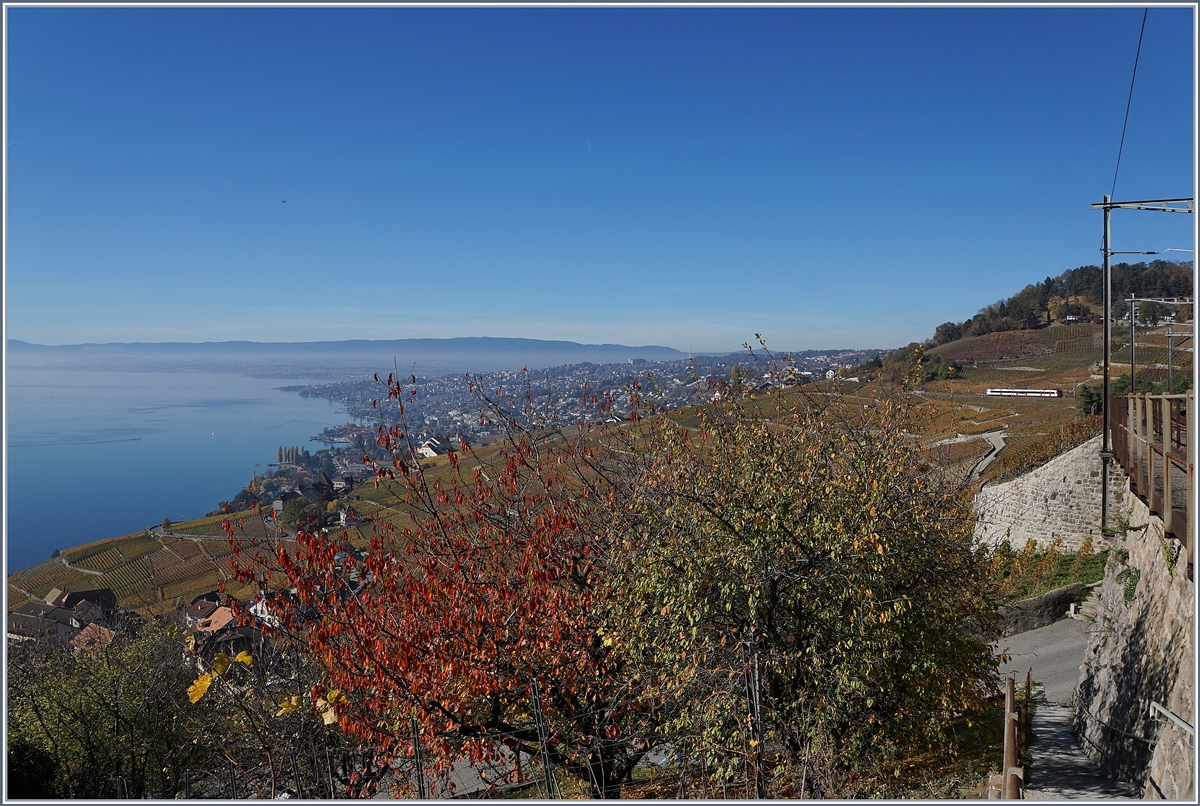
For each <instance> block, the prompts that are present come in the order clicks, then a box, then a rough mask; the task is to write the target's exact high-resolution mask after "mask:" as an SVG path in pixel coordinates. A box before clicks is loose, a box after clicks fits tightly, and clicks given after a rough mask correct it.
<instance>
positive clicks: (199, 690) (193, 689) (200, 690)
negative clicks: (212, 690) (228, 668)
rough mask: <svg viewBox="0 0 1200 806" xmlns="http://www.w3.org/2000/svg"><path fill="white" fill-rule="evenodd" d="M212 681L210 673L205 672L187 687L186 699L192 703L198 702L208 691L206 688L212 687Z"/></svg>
mask: <svg viewBox="0 0 1200 806" xmlns="http://www.w3.org/2000/svg"><path fill="white" fill-rule="evenodd" d="M212 681H213V676H212V673H211V672H205V673H204V674H202V675H200V676H199V677H197V678H196V680H195V682H194V683H192V685H191V686H189V687H188V690H187V695H188V699H189V700H191V701H192V702H193V703H197V702H199V701H200V698H201V697H203V696H204V694H205V692H207V691H208V687H209V686H211V685H212Z"/></svg>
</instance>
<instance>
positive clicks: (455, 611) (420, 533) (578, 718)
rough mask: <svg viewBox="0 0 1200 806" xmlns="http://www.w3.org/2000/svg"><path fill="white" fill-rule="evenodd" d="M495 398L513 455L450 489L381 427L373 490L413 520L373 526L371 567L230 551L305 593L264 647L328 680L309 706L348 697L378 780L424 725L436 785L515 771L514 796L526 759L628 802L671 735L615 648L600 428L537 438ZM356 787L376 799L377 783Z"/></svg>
mask: <svg viewBox="0 0 1200 806" xmlns="http://www.w3.org/2000/svg"><path fill="white" fill-rule="evenodd" d="M388 391H389V394H390V395H391V397H392V398H393V399H395V400H397V401H398V402H399V403H400V405H401V408H400V411H401V414H402V415H403V412H404V408H403V406H404V404H405V403H407V402H408V400H409V397H410V396H409V394H408V390H407V389H405V388H404V387H403V386H402V385H401V384H400V382H399V381H398V380H396V379H395V378H389V379H388ZM483 399H484V400H485V402H487V403H488V404H489V405H490V406H491V408H492V411H493V414H494V416H496V417H498V418H503V419H504V424H505V426H506V427H507V432H508V439H507V441H505V442H504V443H503V444H502V445H501V446H500V447H499V449H497V450H495V451H493V452H492V453H490V454H489V455H487V456H482V455H478V454H476V453H475V452H474V451H472V449H471V448H470V446H469V445H464V446H463V451H462V452H451V453H450V454H449V472H448V473H447V472H446V470H445V468H446V465H439V469H436V470H430V469H427V468H425V467H423V466H421V465H420V464H417V463H416V462H414V461H413V459H412V457H413V449H414V448H415V445H413V444H411V442H410V440H409V438H408V435H407V433H406V432H405V431H404V429H403V426H402V424H401V425H393V426H391V427H387V428H385V427H383V426H381V427H380V430H379V436H378V444H379V446H380V447H382V448H384V449H386V450H387V451H388V452H389V453H390V455H391V457H392V459H391V462H390V464H389V465H383V466H380V467H379V468H378V472H377V479H378V481H379V482H380V483H381V484H384V485H390V486H391V487H392V489H393V490H394V492H395V493H396V496H397V499H398V501H397V504H398V508H399V510H400V511H402V512H404V513H405V514H403V515H401V516H399V517H398V518H397V519H394V520H393V521H388V520H383V519H376V521H375V527H376V532H375V534H374V535H373V536H372V539H371V545H370V549H369V551H368V552H367V553H366V556H365V557H363V558H358V557H356V556H355V555H354V554H353V553H351V552H349V551H348V548H349V547H348V546H347V544H346V543H345V542H344V540H345V538H344V537H341V538H334V539H330V538H329V537H325V536H321V535H318V534H314V533H312V532H310V531H308V530H305V529H302V530H301V531H300V533H299V534H298V535H297V537H296V542H295V546H294V548H293V550H292V551H288V550H287V549H286V547H284V546H264V545H260V544H256V543H253V542H247V541H241V540H238V539H237V537H236V535H234V536H232V537H231V539H232V540H233V545H234V548H235V552H236V558H235V567H236V573H237V575H238V578H239V579H240V580H242V581H251V580H254V579H263V578H267V579H271V580H274V581H275V585H276V587H280V588H287V589H291V590H293V591H294V592H295V593H294V596H288V597H279V598H278V599H276V600H275V604H274V607H275V608H276V612H277V619H278V621H277V622H276V623H275V624H274V625H273V626H268V627H267V631H268V633H269V634H270V635H271V637H272V638H273V639H275V640H277V641H279V642H281V643H282V644H283V645H284V646H287V647H291V648H295V649H303V650H304V651H306V652H308V653H310V654H311V656H312V657H313V658H315V659H316V660H317V661H318V662H319V663H320V664H321V665H322V666H323V667H324V669H325V677H326V679H325V681H324V682H323V683H322V685H321V686H320V687H319V688H317V689H314V690H313V692H312V696H313V697H320V696H323V695H324V692H325V691H326V690H337V691H338V692H339V696H340V697H342V698H344V699H343V700H342V701H341V703H340V704H339V705H338V706H337V709H336V711H337V715H338V719H339V724H340V726H341V728H342V729H343V730H344V731H345V732H346V733H347V734H348V735H350V736H353V737H356V738H357V739H359V740H361V741H363V742H365V743H366V744H368V745H370V746H371V747H373V748H375V750H376V751H377V753H378V757H379V759H381V763H384V764H388V763H391V762H393V761H395V760H397V759H403V758H405V757H407V756H409V755H411V753H412V746H413V733H412V728H411V722H410V720H411V719H413V718H415V719H416V720H417V724H418V732H419V735H420V740H419V741H420V744H421V750H422V755H423V756H424V759H425V768H426V770H427V771H429V772H431V773H432V774H434V775H439V774H442V773H445V772H447V771H448V770H449V769H450V767H451V766H452V765H453V764H454V763H455V762H457V761H460V760H462V759H469V760H470V761H472V762H476V763H482V762H485V761H486V762H491V763H513V766H512V767H511V768H510V769H507V770H504V771H503V772H502V773H501V774H500V775H499V776H498V777H497V778H496V780H495V781H494V782H493V783H494V784H496V785H500V784H503V783H506V782H515V781H519V780H528V768H527V767H526V768H525V769H524V770H522V769H520V768H519V767H518V766H517V764H516V763H515V762H517V761H518V760H519V759H520V758H522V757H526V758H546V759H548V760H549V761H550V763H551V765H553V766H554V767H555V768H558V769H562V770H564V771H565V772H566V773H567V774H569V775H571V776H573V777H574V778H575V779H577V780H578V781H580V782H581V783H582V784H583V785H584V786H586V787H588V788H590V789H591V791H592V792H593V793H594V794H595V795H597V796H605V795H607V796H615V795H617V794H618V793H619V791H620V786H621V783H622V781H623V780H625V779H627V778H628V777H629V776H630V775H631V773H632V769H633V767H634V765H636V763H637V762H638V761H639V760H640V759H641V757H642V756H643V755H644V754H645V752H646V751H647V750H649V749H650V747H651V746H652V745H653V744H654V743H655V741H656V734H655V726H656V723H657V719H658V717H657V716H656V714H655V712H654V710H653V709H652V708H649V707H647V706H646V705H645V703H643V702H642V701H640V700H639V699H638V698H636V697H633V696H631V689H630V687H629V685H628V681H627V680H626V679H625V676H624V667H623V664H622V661H621V659H620V657H619V656H617V655H616V653H614V652H613V650H612V648H611V646H610V645H609V644H608V643H606V642H605V641H604V639H603V636H602V631H601V626H602V624H603V613H604V610H605V603H604V601H603V599H602V598H601V597H602V594H603V593H604V592H605V588H603V587H602V586H601V584H600V579H599V574H600V573H601V571H602V569H603V568H604V560H605V557H606V555H607V551H608V549H607V545H608V543H609V542H610V541H611V539H612V532H611V528H610V527H609V524H610V523H611V522H612V518H611V517H610V512H611V510H612V508H613V507H614V506H616V502H617V500H618V497H619V496H618V495H617V493H616V488H615V487H614V485H613V484H612V482H611V480H610V479H607V478H606V477H605V470H604V466H603V462H601V461H599V459H600V453H599V447H598V445H597V441H596V440H597V434H596V433H595V432H593V431H592V430H591V429H589V428H587V427H579V428H574V429H569V430H568V429H555V428H554V427H553V423H552V422H548V421H542V422H540V423H534V422H533V421H532V420H531V418H530V417H529V416H528V415H530V414H531V412H530V411H529V406H528V403H529V402H530V400H529V399H527V400H526V401H525V402H526V404H527V405H525V407H524V410H520V409H521V406H520V403H521V401H520V400H519V399H518V400H516V401H512V400H510V401H508V404H503V403H502V395H500V394H499V390H497V394H495V395H493V396H491V397H489V396H488V395H486V394H485V395H484V396H483ZM593 403H595V404H597V405H600V403H601V401H600V400H598V399H593ZM510 404H511V405H510ZM506 405H507V408H506ZM364 459H365V460H366V461H370V458H369V456H366V457H364ZM535 681H536V684H537V686H538V689H539V693H540V704H541V710H542V713H541V717H540V720H539V715H538V714H537V713H536V711H535V708H534V705H533V686H534V682H535ZM539 721H541V722H542V723H543V724H544V727H545V730H544V732H543V731H542V730H539V726H538V725H539ZM506 760H507V761H506ZM394 784H395V786H396V788H398V789H399V790H402V791H408V790H409V789H410V788H411V785H412V782H411V781H410V780H409V779H408V778H407V776H402V777H401V778H400V779H398V780H397V781H395V782H394ZM352 787H355V789H354V791H356V792H363V793H368V792H370V791H371V782H369V781H366V782H364V781H362V780H360V779H357V778H356V779H355V780H353V781H352Z"/></svg>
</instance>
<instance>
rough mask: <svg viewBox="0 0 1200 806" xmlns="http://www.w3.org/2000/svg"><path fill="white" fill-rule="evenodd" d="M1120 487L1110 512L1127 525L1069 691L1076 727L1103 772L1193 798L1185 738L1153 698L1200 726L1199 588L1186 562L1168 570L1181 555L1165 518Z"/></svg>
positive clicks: (1157, 792) (1158, 793) (1148, 793)
mask: <svg viewBox="0 0 1200 806" xmlns="http://www.w3.org/2000/svg"><path fill="white" fill-rule="evenodd" d="M1121 489H1122V492H1123V496H1122V499H1123V500H1122V502H1121V506H1120V507H1118V508H1117V509H1116V510H1115V514H1116V515H1117V517H1119V518H1123V519H1125V521H1126V522H1127V523H1128V524H1129V530H1128V531H1126V532H1125V533H1124V535H1123V536H1120V537H1117V538H1114V540H1113V545H1112V552H1111V553H1110V554H1109V560H1108V567H1107V568H1106V569H1105V576H1104V582H1103V584H1102V585H1101V586H1100V603H1099V610H1098V612H1097V614H1096V623H1095V627H1094V628H1093V631H1092V634H1091V637H1090V638H1089V640H1088V646H1087V652H1086V656H1085V660H1084V664H1083V667H1082V668H1081V670H1080V678H1079V685H1078V687H1077V688H1076V692H1075V698H1076V699H1075V724H1076V730H1077V732H1078V733H1079V735H1080V736H1081V738H1082V740H1083V745H1084V749H1085V750H1086V751H1087V752H1088V754H1089V755H1091V756H1092V757H1093V758H1094V759H1095V760H1096V761H1098V762H1099V764H1100V766H1101V769H1102V770H1103V771H1104V772H1105V774H1107V775H1109V776H1111V777H1114V778H1118V779H1121V780H1127V781H1133V782H1135V783H1137V784H1138V785H1140V786H1142V787H1143V797H1145V798H1154V799H1158V798H1165V799H1169V800H1193V799H1194V794H1195V784H1194V780H1193V779H1194V774H1195V771H1194V769H1193V766H1192V760H1193V751H1192V749H1191V748H1190V747H1188V735H1187V733H1186V732H1185V731H1184V730H1183V729H1181V728H1180V727H1178V726H1177V725H1175V724H1174V723H1172V722H1170V721H1169V720H1167V719H1166V718H1162V717H1160V719H1159V720H1158V721H1151V718H1150V703H1151V702H1158V703H1159V704H1161V705H1162V706H1164V707H1165V708H1167V709H1169V710H1170V711H1172V712H1174V713H1175V714H1177V715H1178V716H1179V717H1181V718H1182V719H1183V720H1184V721H1185V722H1187V723H1189V724H1191V725H1195V724H1196V720H1195V716H1194V714H1193V711H1192V708H1193V705H1194V699H1193V691H1192V678H1193V668H1194V657H1193V643H1192V641H1193V636H1192V613H1193V607H1194V597H1195V587H1194V584H1193V583H1192V582H1191V581H1189V580H1188V578H1187V570H1186V568H1185V565H1184V562H1179V563H1178V564H1176V565H1174V568H1172V567H1171V562H1170V561H1169V559H1168V558H1169V557H1177V556H1178V552H1179V549H1180V546H1179V543H1178V542H1177V541H1175V540H1173V539H1167V540H1164V536H1163V535H1164V532H1163V522H1162V520H1161V519H1160V518H1158V517H1157V516H1154V515H1151V514H1150V511H1149V509H1148V508H1147V507H1146V505H1145V504H1144V503H1142V501H1141V500H1140V499H1138V498H1137V497H1136V496H1134V495H1133V494H1131V493H1130V492H1129V485H1128V482H1127V481H1126V483H1124V484H1123V485H1122V488H1121ZM1113 512H1114V511H1113V510H1110V513H1113ZM1122 525H1123V524H1122ZM1130 594H1131V595H1132V596H1131V597H1130ZM1127 598H1128V599H1129V600H1128V601H1127Z"/></svg>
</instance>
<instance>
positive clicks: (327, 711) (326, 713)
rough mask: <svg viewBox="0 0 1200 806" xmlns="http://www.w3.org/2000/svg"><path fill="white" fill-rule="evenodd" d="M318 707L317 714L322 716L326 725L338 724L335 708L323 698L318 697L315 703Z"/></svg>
mask: <svg viewBox="0 0 1200 806" xmlns="http://www.w3.org/2000/svg"><path fill="white" fill-rule="evenodd" d="M313 704H314V705H316V706H317V713H319V714H320V715H321V721H322V722H324V723H325V724H326V725H332V724H334V723H335V722H337V712H336V711H334V710H333V706H332V705H330V704H329V703H328V702H326V701H325V700H324V699H323V698H321V697H317V701H316V702H315V703H313Z"/></svg>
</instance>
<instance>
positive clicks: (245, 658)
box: [234, 649, 254, 666]
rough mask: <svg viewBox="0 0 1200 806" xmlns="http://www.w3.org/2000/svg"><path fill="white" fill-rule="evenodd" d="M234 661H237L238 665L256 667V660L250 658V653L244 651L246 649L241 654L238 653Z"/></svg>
mask: <svg viewBox="0 0 1200 806" xmlns="http://www.w3.org/2000/svg"><path fill="white" fill-rule="evenodd" d="M234 660H235V661H237V662H238V663H244V664H246V665H247V666H253V665H254V658H252V657H250V653H248V652H246V650H244V649H243V650H242V651H241V652H239V653H237V657H235V658H234Z"/></svg>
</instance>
